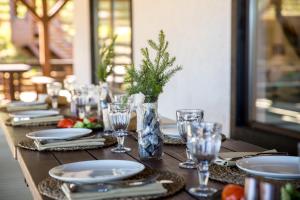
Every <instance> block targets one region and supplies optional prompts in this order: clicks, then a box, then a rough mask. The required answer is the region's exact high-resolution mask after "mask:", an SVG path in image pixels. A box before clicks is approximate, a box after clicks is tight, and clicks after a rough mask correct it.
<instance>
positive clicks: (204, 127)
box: [187, 122, 222, 197]
mask: <svg viewBox="0 0 300 200" xmlns="http://www.w3.org/2000/svg"><path fill="white" fill-rule="evenodd" d="M221 130H222V125H221V124H219V123H214V122H200V123H199V122H193V123H192V124H191V126H190V127H189V130H188V131H189V132H190V134H191V138H190V139H189V140H188V142H187V146H188V149H189V151H190V153H191V155H192V156H193V158H194V160H195V161H196V162H197V168H198V175H199V187H195V188H190V189H189V193H191V194H192V195H194V196H196V197H209V196H211V195H213V194H214V193H215V192H216V191H217V189H215V188H211V187H208V186H207V182H208V178H209V170H208V168H209V164H210V163H211V162H213V161H214V160H215V158H216V157H217V154H218V153H219V151H220V148H221Z"/></svg>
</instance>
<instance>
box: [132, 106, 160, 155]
mask: <svg viewBox="0 0 300 200" xmlns="http://www.w3.org/2000/svg"><path fill="white" fill-rule="evenodd" d="M138 134H139V138H138V144H139V156H140V159H142V160H148V159H156V160H160V159H161V158H162V154H163V135H162V132H161V131H160V124H159V118H158V113H157V102H155V103H144V104H143V129H142V130H141V131H139V132H138Z"/></svg>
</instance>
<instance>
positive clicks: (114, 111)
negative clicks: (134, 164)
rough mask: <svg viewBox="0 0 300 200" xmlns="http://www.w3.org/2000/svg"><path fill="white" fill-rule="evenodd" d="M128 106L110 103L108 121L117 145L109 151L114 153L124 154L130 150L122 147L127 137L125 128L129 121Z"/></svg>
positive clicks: (126, 104)
mask: <svg viewBox="0 0 300 200" xmlns="http://www.w3.org/2000/svg"><path fill="white" fill-rule="evenodd" d="M130 114H131V113H130V104H128V103H110V104H109V111H108V115H109V120H110V123H111V125H112V127H113V130H114V132H113V135H114V136H115V137H116V138H117V141H118V145H117V147H115V148H113V149H112V150H111V151H112V152H115V153H124V152H128V151H131V149H130V148H128V147H124V139H125V136H126V135H127V131H126V130H127V127H128V125H129V121H130Z"/></svg>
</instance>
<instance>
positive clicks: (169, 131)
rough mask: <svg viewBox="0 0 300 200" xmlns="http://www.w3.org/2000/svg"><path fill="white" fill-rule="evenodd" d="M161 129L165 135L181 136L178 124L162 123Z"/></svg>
mask: <svg viewBox="0 0 300 200" xmlns="http://www.w3.org/2000/svg"><path fill="white" fill-rule="evenodd" d="M160 129H161V132H162V133H163V134H164V135H167V136H169V137H172V138H181V136H180V134H179V132H178V129H177V125H176V124H169V125H162V126H161V128H160Z"/></svg>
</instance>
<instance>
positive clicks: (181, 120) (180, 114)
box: [176, 109, 204, 169]
mask: <svg viewBox="0 0 300 200" xmlns="http://www.w3.org/2000/svg"><path fill="white" fill-rule="evenodd" d="M203 115H204V112H203V110H200V109H182V110H177V111H176V120H177V128H178V131H179V134H180V136H181V138H182V140H183V141H184V142H187V141H188V138H189V137H190V136H189V135H188V131H187V130H188V126H190V124H191V123H192V122H201V121H202V120H203ZM186 157H187V160H186V161H185V162H181V163H179V167H181V168H187V169H192V168H196V164H195V162H194V160H193V158H192V155H191V154H190V152H189V149H188V148H186Z"/></svg>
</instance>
